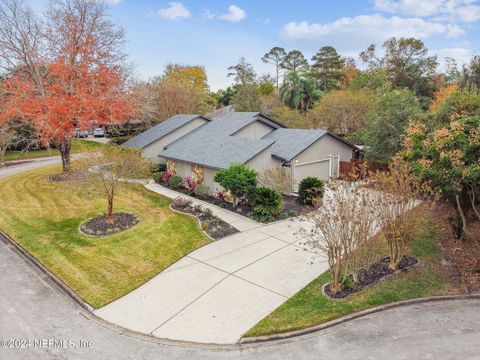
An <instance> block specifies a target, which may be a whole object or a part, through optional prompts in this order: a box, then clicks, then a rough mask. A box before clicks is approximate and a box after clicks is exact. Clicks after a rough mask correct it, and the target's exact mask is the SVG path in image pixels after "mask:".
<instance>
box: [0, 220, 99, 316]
mask: <svg viewBox="0 0 480 360" xmlns="http://www.w3.org/2000/svg"><path fill="white" fill-rule="evenodd" d="M0 239H1V240H2V241H3V242H4V243H5V244H6V245H7V246H8V247H10V248H11V249H12V250H13V251H15V252H16V253H18V254H20V255H22V256H24V257H25V258H26V259H27V260H28V261H29V262H30V263H31V264H32V265H34V266H35V267H36V268H37V269H38V270H40V271H41V272H42V273H44V274H45V275H46V276H47V277H48V279H50V280H51V281H52V282H53V283H54V284H55V285H57V286H58V287H59V288H60V289H61V290H63V292H64V293H65V294H67V295H68V296H69V297H70V298H72V299H73V300H74V301H75V302H76V303H77V304H78V305H80V306H81V307H82V308H83V309H85V310H87V311H89V312H93V310H94V308H93V307H92V306H91V305H90V304H88V303H87V302H85V301H84V300H83V299H82V298H81V297H80V296H78V295H77V293H76V292H75V291H73V290H72V288H70V287H69V286H68V285H67V284H65V283H64V282H63V281H62V280H60V279H59V278H58V277H56V276H55V275H54V274H53V273H52V272H51V271H50V270H49V269H48V268H47V267H45V266H44V265H43V264H42V263H40V262H39V261H38V260H37V259H36V258H35V257H34V256H32V255H31V254H30V253H29V252H28V251H27V250H25V248H23V247H22V246H21V245H20V244H18V243H16V242H15V241H14V240H13V239H12V238H11V237H10V236H9V235H8V234H7V233H5V232H4V231H3V230H1V229H0Z"/></svg>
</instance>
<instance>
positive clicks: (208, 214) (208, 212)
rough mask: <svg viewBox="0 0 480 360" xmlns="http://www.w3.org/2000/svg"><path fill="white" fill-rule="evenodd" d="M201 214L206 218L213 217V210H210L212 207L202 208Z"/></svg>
mask: <svg viewBox="0 0 480 360" xmlns="http://www.w3.org/2000/svg"><path fill="white" fill-rule="evenodd" d="M202 214H203V216H205V217H206V218H207V219H211V218H213V211H212V209H210V208H205V209H203V212H202Z"/></svg>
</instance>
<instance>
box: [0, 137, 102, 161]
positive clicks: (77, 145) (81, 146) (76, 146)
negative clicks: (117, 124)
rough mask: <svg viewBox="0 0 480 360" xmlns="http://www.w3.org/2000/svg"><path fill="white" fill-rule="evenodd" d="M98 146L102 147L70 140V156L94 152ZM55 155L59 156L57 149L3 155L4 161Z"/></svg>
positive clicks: (78, 140) (82, 141)
mask: <svg viewBox="0 0 480 360" xmlns="http://www.w3.org/2000/svg"><path fill="white" fill-rule="evenodd" d="M100 146H103V144H102V143H99V142H95V141H90V140H83V139H72V154H75V153H79V152H82V151H87V150H94V149H96V148H98V147H100ZM56 155H60V152H59V151H58V150H57V149H45V150H32V151H7V152H6V153H5V161H10V160H23V159H33V158H40V157H47V156H56Z"/></svg>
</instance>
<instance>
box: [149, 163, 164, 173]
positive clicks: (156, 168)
mask: <svg viewBox="0 0 480 360" xmlns="http://www.w3.org/2000/svg"><path fill="white" fill-rule="evenodd" d="M165 171H167V166H166V165H165V164H154V165H153V167H152V172H154V173H156V172H165Z"/></svg>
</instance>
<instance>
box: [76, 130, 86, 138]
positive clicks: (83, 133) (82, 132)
mask: <svg viewBox="0 0 480 360" xmlns="http://www.w3.org/2000/svg"><path fill="white" fill-rule="evenodd" d="M73 136H74V137H77V138H87V137H88V130H81V129H80V128H76V129H75V130H73Z"/></svg>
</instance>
